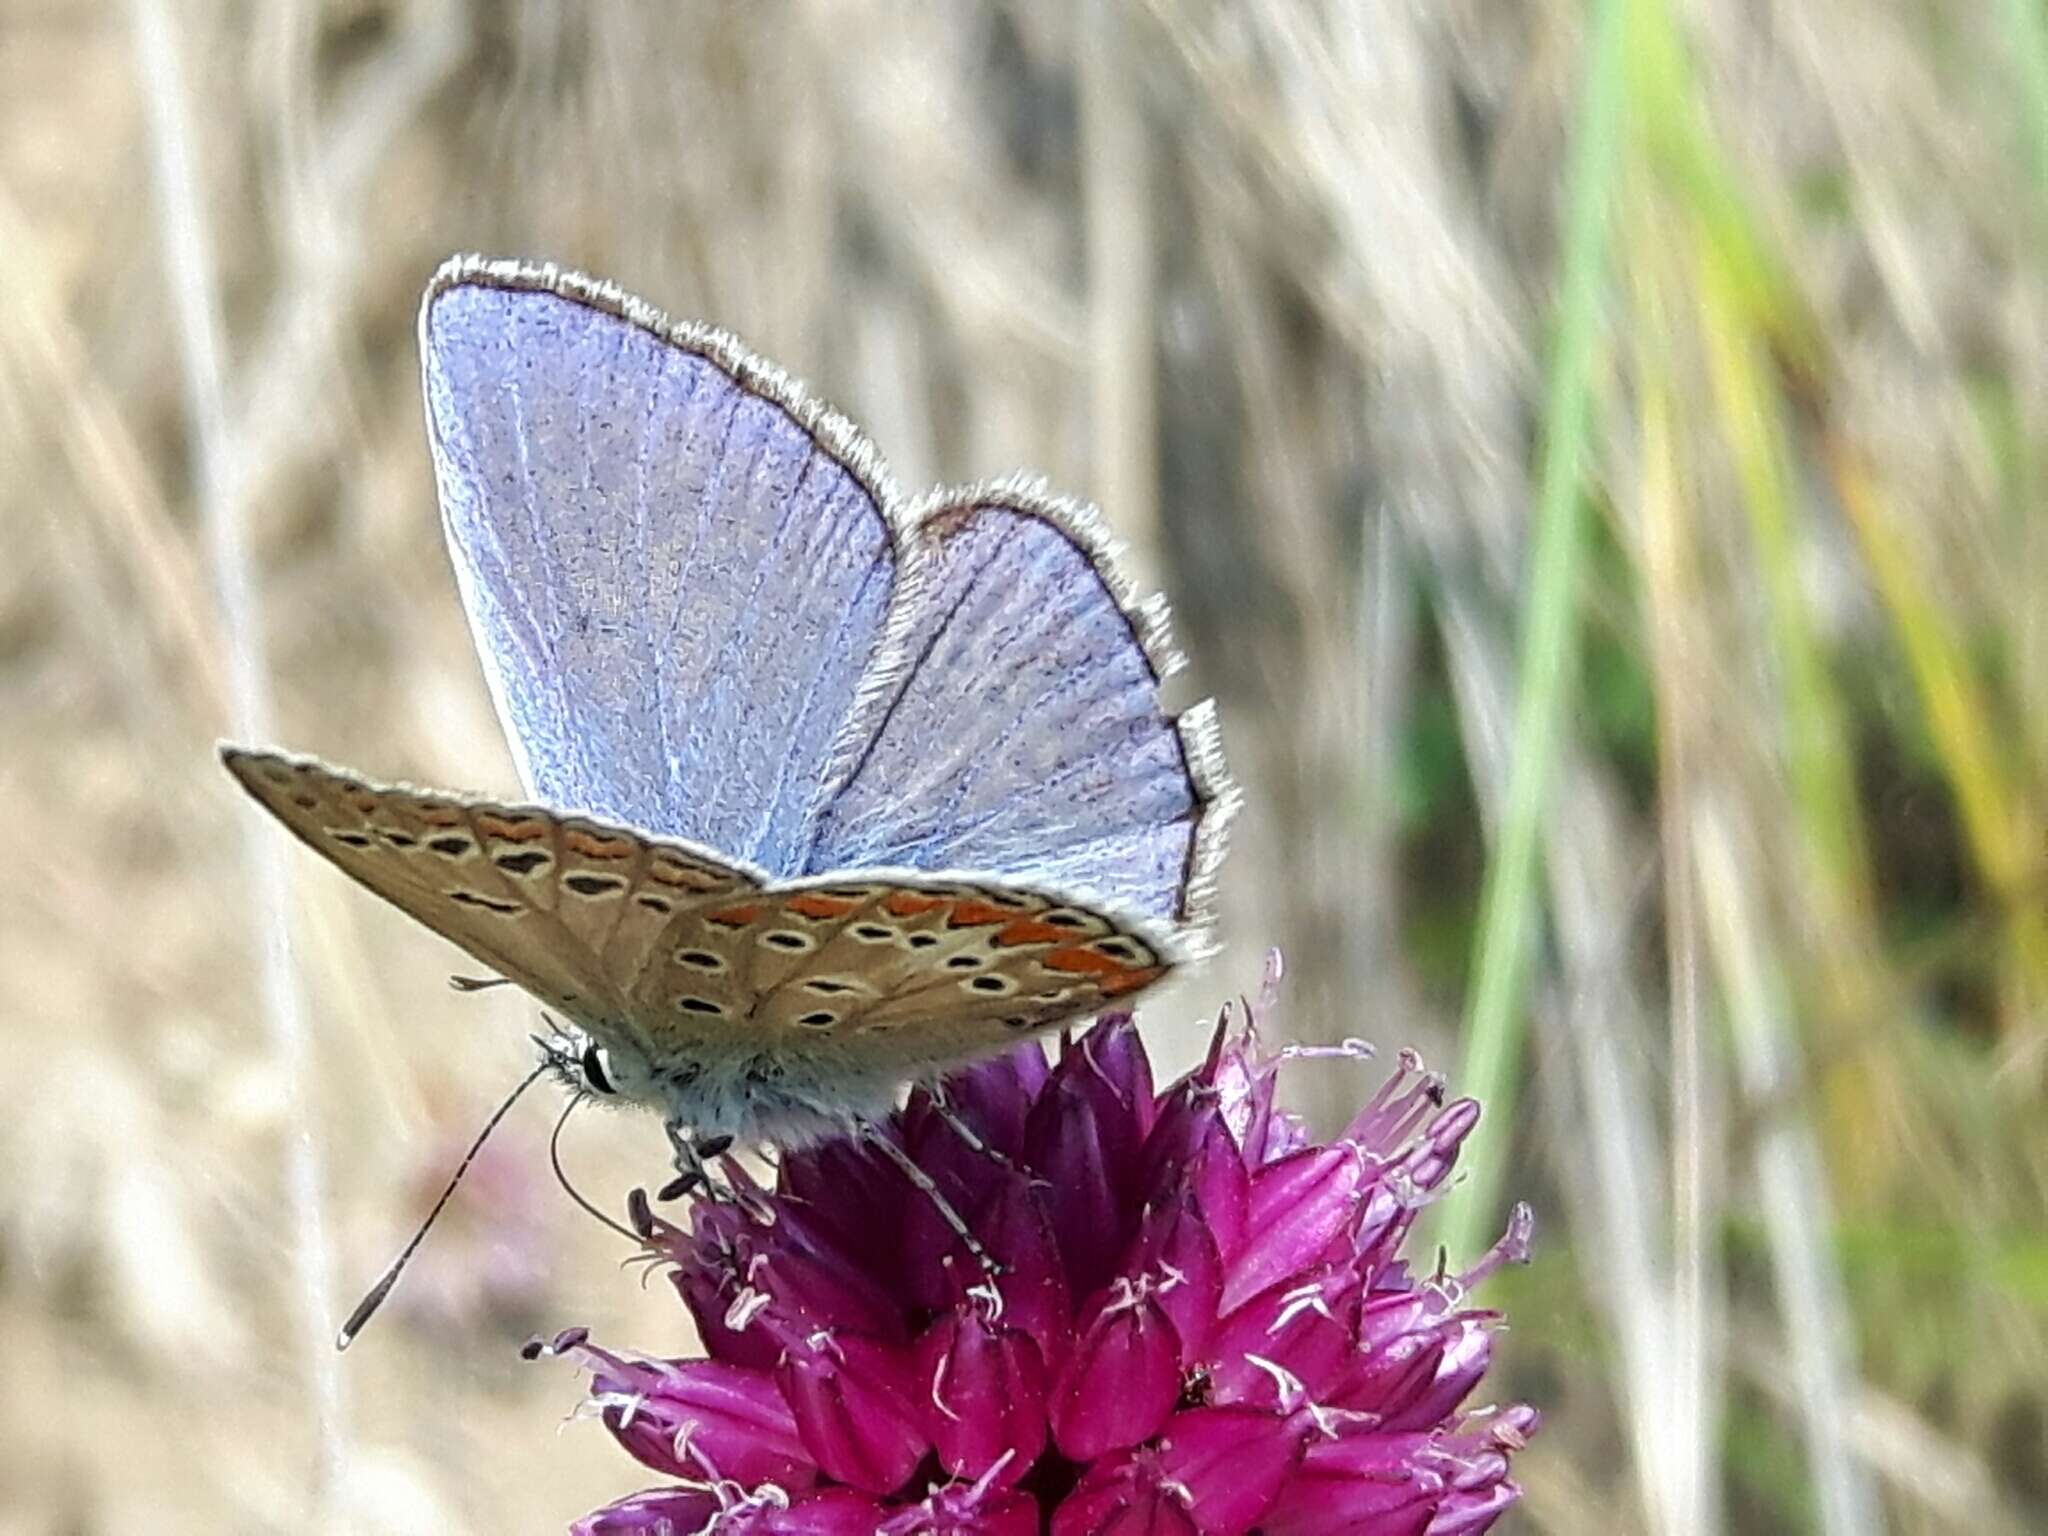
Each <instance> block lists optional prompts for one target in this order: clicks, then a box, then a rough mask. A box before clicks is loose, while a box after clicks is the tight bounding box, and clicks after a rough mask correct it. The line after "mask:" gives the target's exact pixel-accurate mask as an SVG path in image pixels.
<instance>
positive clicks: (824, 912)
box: [783, 891, 860, 918]
mask: <svg viewBox="0 0 2048 1536" xmlns="http://www.w3.org/2000/svg"><path fill="white" fill-rule="evenodd" d="M783 905H784V906H786V907H788V908H789V910H790V911H792V912H794V913H795V914H796V915H797V916H798V917H820V918H822V917H844V916H846V914H847V913H849V912H851V911H852V910H853V909H854V908H855V907H858V906H859V905H860V903H859V902H858V901H855V900H852V899H851V898H849V897H845V896H827V895H826V894H825V893H824V892H822V891H805V892H804V893H803V894H802V895H800V896H792V897H790V898H789V900H788V901H786V902H784V903H783Z"/></svg>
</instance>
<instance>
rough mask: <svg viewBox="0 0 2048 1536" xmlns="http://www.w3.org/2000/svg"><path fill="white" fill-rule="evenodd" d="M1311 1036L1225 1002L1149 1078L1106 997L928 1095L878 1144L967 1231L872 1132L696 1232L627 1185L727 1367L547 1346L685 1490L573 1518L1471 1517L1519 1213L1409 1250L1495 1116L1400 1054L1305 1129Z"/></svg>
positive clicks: (629, 1440) (752, 1193)
mask: <svg viewBox="0 0 2048 1536" xmlns="http://www.w3.org/2000/svg"><path fill="white" fill-rule="evenodd" d="M1269 990H1270V989H1269ZM1265 1006H1268V1005H1265V1004H1262V1009H1261V1011H1263V1009H1264V1007H1265ZM1331 1049H1332V1050H1334V1051H1335V1052H1337V1053H1340V1054H1344V1055H1358V1054H1362V1052H1363V1048H1362V1047H1359V1046H1355V1045H1347V1046H1340V1047H1334V1048H1331ZM1304 1054H1314V1053H1313V1052H1311V1051H1305V1050H1304V1049H1302V1048H1298V1047H1297V1048H1291V1049H1283V1050H1279V1051H1268V1050H1266V1049H1264V1048H1263V1047H1262V1046H1261V1044H1260V1041H1259V1038H1258V1033H1257V1029H1256V1025H1255V1021H1254V1020H1253V1019H1251V1018H1249V1017H1248V1018H1247V1019H1246V1021H1245V1022H1244V1023H1243V1024H1242V1025H1237V1026H1234V1025H1233V1024H1232V1022H1231V1015H1230V1013H1229V1011H1228V1010H1226V1012H1225V1015H1224V1018H1223V1020H1222V1021H1221V1022H1220V1023H1219V1025H1218V1028H1217V1033H1216V1039H1215V1042H1214V1044H1213V1046H1212V1048H1211V1050H1210V1052H1209V1056H1208V1059H1207V1061H1206V1062H1205V1063H1204V1064H1203V1065H1202V1066H1201V1067H1200V1068H1199V1069H1197V1070H1196V1071H1194V1072H1192V1073H1190V1074H1189V1075H1188V1076H1187V1077H1185V1078H1183V1079H1181V1080H1180V1081H1179V1082H1177V1083H1174V1084H1173V1085H1171V1086H1170V1087H1168V1088H1166V1089H1165V1090H1164V1091H1155V1090H1154V1088H1153V1085H1152V1076H1151V1067H1150V1063H1149V1062H1148V1061H1147V1059H1146V1055H1145V1051H1144V1047H1143V1045H1142V1044H1141V1042H1140V1041H1139V1038H1138V1034H1137V1031H1136V1030H1135V1029H1134V1028H1133V1026H1132V1023H1131V1020H1130V1019H1129V1017H1128V1016H1112V1017H1109V1018H1105V1019H1103V1020H1102V1021H1101V1022H1100V1023H1098V1024H1096V1025H1095V1026H1094V1027H1093V1028H1091V1029H1089V1030H1088V1031H1086V1032H1085V1033H1083V1034H1081V1035H1079V1036H1078V1037H1076V1038H1072V1039H1067V1040H1063V1041H1062V1043H1061V1046H1060V1049H1059V1051H1058V1053H1057V1057H1056V1059H1055V1060H1053V1061H1052V1062H1050V1063H1048V1062H1047V1061H1046V1060H1045V1058H1044V1057H1043V1055H1042V1054H1041V1052H1040V1051H1039V1049H1038V1047H1036V1046H1035V1045H1034V1046H1030V1047H1026V1048H1024V1049H1022V1050H1020V1051H1017V1052H1015V1053H1013V1054H1011V1055H1008V1056H1005V1057H1001V1058H998V1059H997V1060H994V1061H991V1062H988V1063H985V1064H982V1065H980V1066H976V1067H971V1068H969V1069H967V1070H965V1071H963V1072H960V1073H958V1074H956V1075H955V1076H954V1077H953V1078H951V1079H949V1080H948V1081H947V1082H946V1083H945V1084H944V1086H943V1088H942V1089H941V1090H940V1091H939V1093H938V1094H937V1095H933V1094H928V1093H925V1092H917V1093H913V1095H912V1096H911V1102H910V1104H909V1106H908V1107H907V1108H906V1109H905V1110H904V1111H903V1112H902V1113H901V1114H900V1115H898V1116H896V1117H895V1118H894V1119H893V1121H892V1122H891V1124H890V1125H889V1126H888V1127H887V1129H886V1132H885V1133H886V1134H887V1135H889V1136H891V1137H892V1138H894V1140H895V1143H896V1145H897V1147H899V1148H900V1149H901V1151H902V1152H903V1153H904V1154H906V1155H907V1156H908V1157H909V1158H910V1159H911V1160H912V1161H913V1162H914V1163H915V1164H916V1166H917V1167H918V1168H920V1169H921V1170H923V1172H924V1173H925V1174H926V1175H927V1176H928V1177H929V1179H930V1180H931V1182H932V1183H933V1184H934V1185H935V1186H936V1187H937V1188H938V1190H939V1191H940V1192H941V1193H942V1194H943V1196H944V1198H945V1200H946V1202H947V1204H948V1205H950V1206H951V1207H952V1209H953V1210H954V1211H955V1212H957V1213H958V1216H959V1217H960V1218H961V1219H962V1220H964V1222H965V1224H966V1226H967V1227H968V1229H969V1230H970V1231H971V1232H972V1234H973V1239H974V1241H973V1242H972V1243H971V1244H970V1243H969V1242H967V1241H966V1240H965V1239H963V1238H962V1237H961V1235H960V1234H959V1233H958V1232H957V1231H956V1230H955V1229H954V1228H953V1226H952V1225H951V1224H949V1222H948V1221H947V1220H946V1219H945V1218H944V1216H943V1214H942V1213H941V1211H940V1209H939V1206H938V1204H937V1202H935V1201H934V1200H932V1199H931V1198H930V1197H929V1195H928V1194H926V1193H924V1192H921V1191H920V1190H918V1189H917V1188H915V1187H914V1186H913V1185H912V1183H911V1182H910V1180H909V1178H908V1177H907V1176H906V1174H905V1172H904V1171H903V1170H902V1169H901V1168H899V1167H898V1166H897V1162H896V1160H895V1159H892V1158H891V1157H889V1156H887V1155H885V1154H886V1149H877V1148H876V1147H874V1146H872V1145H867V1144H864V1143H861V1142H857V1141H836V1142H831V1143H828V1144H824V1145H821V1146H817V1147H813V1148H810V1149H807V1150H805V1151H802V1152H796V1153H791V1154H788V1155H786V1156H785V1157H784V1158H783V1160H782V1166H781V1171H780V1174H779V1176H778V1178H777V1180H776V1184H775V1187H774V1188H773V1189H772V1190H767V1189H757V1188H753V1187H751V1186H749V1185H747V1184H746V1183H745V1181H744V1179H743V1177H742V1178H741V1179H740V1183H741V1195H740V1198H739V1199H737V1200H725V1201H722V1202H710V1201H703V1200H700V1201H699V1202H698V1203H697V1204H696V1205H695V1206H694V1208H693V1209H692V1211H691V1213H690V1216H689V1220H688V1224H687V1226H678V1225H672V1224H671V1223H669V1222H667V1221H665V1220H663V1219H661V1218H660V1217H659V1216H656V1215H653V1214H651V1213H649V1212H648V1210H647V1208H646V1206H645V1204H644V1202H638V1203H636V1206H635V1218H636V1226H637V1227H638V1229H639V1230H640V1231H642V1232H643V1233H644V1235H645V1241H646V1243H647V1246H648V1250H649V1253H650V1254H651V1255H652V1256H654V1257H655V1258H658V1259H659V1260H661V1261H662V1262H664V1263H665V1264H666V1265H667V1266H668V1267H669V1269H670V1272H671V1276H672V1278H673V1281H674V1283H675V1286H676V1289H677V1292H678V1294H679V1295H680V1296H681V1298H682V1300H683V1303H684V1305H685V1306H686V1307H687V1308H688V1309H689V1311H690V1314H691V1316H692V1317H693V1318H694V1319H695V1321H696V1324H697V1328H698V1332H699V1335H700V1336H701V1337H702V1338H703V1340H704V1341H705V1346H706V1348H707V1349H708V1351H709V1353H710V1358H709V1359H704V1360H661V1359H654V1358H648V1357H642V1356H636V1355H632V1354H628V1353H626V1352H623V1351H611V1350H605V1349H600V1348H598V1347H596V1346H594V1345H592V1344H590V1343H589V1342H588V1341H587V1339H586V1338H585V1336H584V1335H583V1333H582V1332H581V1331H580V1330H573V1331H571V1332H569V1333H566V1334H563V1335H561V1336H560V1337H558V1338H557V1339H556V1340H555V1341H554V1342H553V1343H552V1344H550V1345H547V1346H545V1348H544V1350H543V1349H542V1348H541V1347H539V1346H536V1347H534V1348H533V1350H532V1352H535V1353H540V1352H546V1353H552V1354H562V1355H568V1356H571V1357H573V1358H574V1359H576V1360H577V1361H579V1362H580V1363H581V1364H582V1365H584V1366H585V1367H586V1368H587V1369H588V1370H589V1372H590V1375H591V1384H590V1396H589V1398H588V1400H587V1403H586V1411H587V1412H588V1413H590V1414H591V1415H593V1416H595V1417H597V1418H598V1419H600V1420H601V1421H602V1422H603V1424H604V1425H605V1427H606V1428H607V1429H609V1430H610V1431H611V1432H612V1434H613V1435H614V1436H615V1437H616V1438H617V1439H618V1441H619V1443H620V1444H621V1445H622V1446H623V1447H624V1448H625V1449H626V1450H627V1452H628V1453H630V1454H631V1455H632V1456H634V1457H635V1458H636V1459H637V1460H639V1461H640V1462H641V1463H642V1464H643V1465H645V1466H646V1467H648V1468H650V1469H652V1470H654V1471H655V1472H658V1473H660V1474H662V1475H664V1476H666V1477H668V1478H670V1479H672V1480H673V1481H672V1482H671V1483H669V1484H668V1485H667V1486H664V1487H659V1488H652V1489H649V1490H647V1491H645V1492H642V1493H637V1494H634V1495H632V1496H631V1497H629V1498H625V1499H622V1500H620V1501H619V1502H618V1503H615V1504H612V1505H609V1506H608V1507H606V1508H604V1509H601V1510H599V1511H597V1512H596V1513H594V1514H592V1515H590V1516H588V1517H587V1518H586V1519H585V1520H584V1521H582V1522H581V1523H580V1524H579V1525H578V1526H577V1530H578V1531H579V1532H582V1533H586V1536H610V1533H626V1532H635V1533H648V1536H654V1533H659V1532H668V1533H672V1536H693V1533H718V1536H810V1533H818V1536H838V1533H841V1532H845V1533H852V1532H861V1533H871V1532H879V1533H886V1536H1012V1533H1015V1536H1029V1533H1034V1532H1039V1531H1043V1530H1049V1531H1051V1532H1053V1533H1054V1536H1110V1533H1118V1536H1122V1533H1130V1536H1140V1533H1145V1536H1168V1533H1188V1536H1229V1533H1234V1532H1250V1531H1254V1530H1256V1531H1258V1532H1261V1533H1264V1536H1312V1533H1320V1532H1335V1531H1346V1532H1357V1533H1360V1536H1387V1533H1396V1532H1399V1533H1412V1536H1452V1533H1458V1536H1464V1533H1471V1532H1479V1531H1483V1530H1485V1529H1486V1528H1487V1527H1489V1526H1490V1525H1492V1523H1493V1522H1494V1521H1495V1520H1496V1519H1497V1518H1498V1517H1499V1516H1500V1514H1501V1512H1502V1511H1503V1510H1505V1509H1506V1508H1507V1506H1508V1505H1509V1504H1511V1503H1513V1502H1514V1500H1515V1499H1516V1498H1517V1497H1518V1496H1519V1490H1518V1489H1517V1487H1516V1486H1515V1484H1514V1483H1513V1482H1512V1481H1511V1480H1510V1479H1509V1476H1508V1472H1509V1463H1510V1460H1511V1459H1512V1457H1513V1455H1514V1453H1515V1452H1516V1451H1518V1450H1519V1449H1520V1448H1521V1447H1522V1445H1523V1444H1525V1443H1526V1442H1527V1440H1528V1437H1529V1436H1530V1435H1531V1434H1532V1433H1534V1431H1535V1428H1536V1414H1535V1412H1534V1410H1532V1409H1529V1408H1525V1407H1520V1406H1516V1407H1509V1408H1504V1409H1496V1408H1490V1407H1477V1408H1474V1407H1468V1406H1466V1403H1467V1399H1468V1398H1469V1397H1470V1395H1471V1394H1472V1392H1473V1391H1474V1389H1475V1388H1477V1386H1478V1385H1479V1382H1480V1379H1481V1377H1482V1376H1483V1375H1484V1374H1485V1371H1486V1366H1487V1363H1488V1359H1489V1356H1490V1353H1491V1349H1492V1340H1493V1335H1494V1332H1495V1330H1496V1328H1497V1327H1498V1325H1499V1319H1498V1317H1497V1315H1496V1314H1493V1313H1489V1312H1482V1311H1475V1310H1472V1309H1470V1308H1468V1307H1467V1306H1466V1305H1465V1297H1466V1294H1467V1293H1468V1291H1469V1290H1470V1289H1471V1287H1472V1286H1474V1285H1475V1284H1477V1283H1478V1282H1479V1281H1480V1280H1482V1279H1484V1278H1485V1277H1486V1276H1487V1275H1488V1274H1490V1273H1491V1272H1492V1271H1493V1270H1494V1269H1495V1268H1497V1267H1498V1266H1500V1265H1501V1264H1503V1263H1507V1262H1512V1261H1519V1260H1521V1259H1523V1258H1525V1257H1526V1256H1527V1253H1528V1246H1529V1213H1528V1210H1527V1208H1526V1207H1518V1208H1517V1210H1516V1212H1515V1214H1514V1218H1513V1220H1512V1221H1511V1222H1510V1224H1509V1228H1508V1232H1507V1234H1506V1236H1504V1237H1503V1238H1502V1239H1501V1241H1500V1242H1499V1243H1498V1244H1496V1245H1495V1246H1494V1248H1493V1249H1491V1250H1490V1251H1489V1252H1488V1253H1487V1254H1486V1255H1484V1256H1483V1257H1482V1258H1481V1259H1480V1261H1479V1262H1478V1263H1477V1264H1476V1265H1474V1266H1473V1267H1472V1268H1471V1269H1469V1270H1467V1271H1466V1272H1465V1273H1463V1274H1461V1275H1450V1274H1445V1273H1442V1272H1436V1273H1432V1274H1430V1275H1428V1276H1426V1277H1423V1278H1418V1277H1417V1276H1416V1274H1415V1273H1414V1272H1413V1271H1411V1269H1410V1268H1409V1266H1408V1265H1407V1264H1406V1263H1405V1262H1404V1261H1403V1260H1402V1259H1401V1257H1400V1248H1401V1244H1402V1241H1403V1239H1404V1238H1405V1237H1406V1236H1407V1234H1408V1231H1409V1228H1410V1227H1411V1226H1412V1225H1413V1224H1414V1221H1415V1219H1416V1215H1417V1213H1418V1212H1419V1211H1420V1210H1421V1209H1422V1208H1423V1207H1424V1206H1425V1205H1427V1204H1428V1203H1429V1201H1430V1200H1431V1199H1432V1198H1434V1192H1435V1191H1436V1190H1438V1189H1439V1188H1440V1187H1441V1186H1442V1185H1443V1183H1444V1181H1445V1180H1446V1179H1447V1178H1448V1177H1449V1175H1450V1172H1451V1167H1452V1164H1453V1162H1454V1161H1455V1159H1456V1156H1457V1151H1458V1146H1459V1144H1460V1142H1462V1141H1463V1139H1464V1138H1465V1137H1466V1136H1467V1135H1468V1134H1470V1132H1471V1130H1472V1127H1473V1125H1474V1124H1475V1123H1476V1121H1477V1119H1478V1114H1479V1107H1478V1105H1477V1104H1475V1103H1473V1102H1472V1101H1471V1100H1469V1099H1466V1100H1458V1101H1455V1102H1450V1103H1447V1102H1446V1101H1445V1096H1444V1090H1443V1084H1442V1081H1441V1080H1440V1079H1439V1078H1437V1077H1435V1076H1433V1075H1431V1074H1429V1073H1426V1072H1424V1071H1423V1070H1422V1067H1421V1065H1420V1063H1419V1062H1417V1061H1416V1060H1415V1059H1414V1058H1413V1057H1412V1056H1410V1055H1405V1054H1404V1056H1403V1057H1402V1059H1401V1061H1400V1064H1399V1066H1398V1068H1397V1069H1396V1071H1395V1073H1394V1075H1393V1076H1392V1077H1391V1078H1390V1079H1389V1080H1388V1081H1387V1082H1386V1083H1385V1084H1384V1085H1383V1086H1382V1087H1381V1088H1380V1090H1379V1091H1378V1092H1377V1093H1376V1094H1375V1095H1374V1096H1373V1098H1372V1100H1371V1101H1370V1102H1369V1103H1368V1104H1367V1105H1366V1106H1365V1107H1364V1108H1363V1109H1362V1110H1361V1111H1360V1112H1359V1113H1358V1115H1357V1116H1356V1117H1355V1118H1354V1119H1353V1120H1352V1121H1351V1123H1350V1124H1349V1125H1348V1126H1346V1127H1345V1128H1344V1131H1343V1132H1342V1134H1340V1135H1339V1136H1338V1137H1337V1138H1336V1139H1335V1140H1333V1141H1330V1142H1327V1143H1318V1142H1315V1141H1313V1140H1312V1139H1310V1136H1309V1134H1308V1132H1307V1130H1306V1128H1305V1127H1304V1125H1303V1124H1302V1122H1301V1121H1300V1120H1299V1119H1298V1118H1296V1117H1295V1116H1293V1115H1291V1114H1289V1113H1287V1112H1286V1111H1285V1110H1283V1109H1281V1108H1280V1107H1279V1106H1278V1102H1277V1099H1278V1093H1279V1087H1280V1080H1281V1078H1282V1075H1283V1068H1284V1066H1285V1063H1286V1062H1287V1060H1288V1059H1289V1058H1290V1057H1295V1056H1300V1055H1304ZM736 1177H739V1176H737V1175H736ZM977 1249H978V1250H979V1252H978V1253H977V1251H976V1250H977Z"/></svg>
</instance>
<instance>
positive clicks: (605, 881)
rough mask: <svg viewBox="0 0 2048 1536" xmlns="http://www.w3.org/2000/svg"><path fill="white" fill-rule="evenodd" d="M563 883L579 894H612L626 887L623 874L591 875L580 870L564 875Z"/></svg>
mask: <svg viewBox="0 0 2048 1536" xmlns="http://www.w3.org/2000/svg"><path fill="white" fill-rule="evenodd" d="M562 884H563V885H565V886H567V887H568V888H569V889H570V890H572V891H574V892H575V893H576V894H577V895H578V896H610V895H613V894H615V893H616V892H619V891H623V890H624V889H625V888H626V880H625V877H624V876H623V875H591V874H584V873H580V872H579V873H577V874H573V875H564V876H563V877H562Z"/></svg>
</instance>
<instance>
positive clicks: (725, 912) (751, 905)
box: [704, 901, 761, 928]
mask: <svg viewBox="0 0 2048 1536" xmlns="http://www.w3.org/2000/svg"><path fill="white" fill-rule="evenodd" d="M760 915H761V904H760V903H759V902H758V901H747V902H742V903H740V905H738V906H736V907H720V908H719V909H718V910H717V911H716V912H706V913H705V914H704V921H705V922H707V923H716V924H718V926H719V927H721V928H744V927H746V926H747V924H749V923H751V922H753V921H754V919H756V918H757V917H759V916H760Z"/></svg>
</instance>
